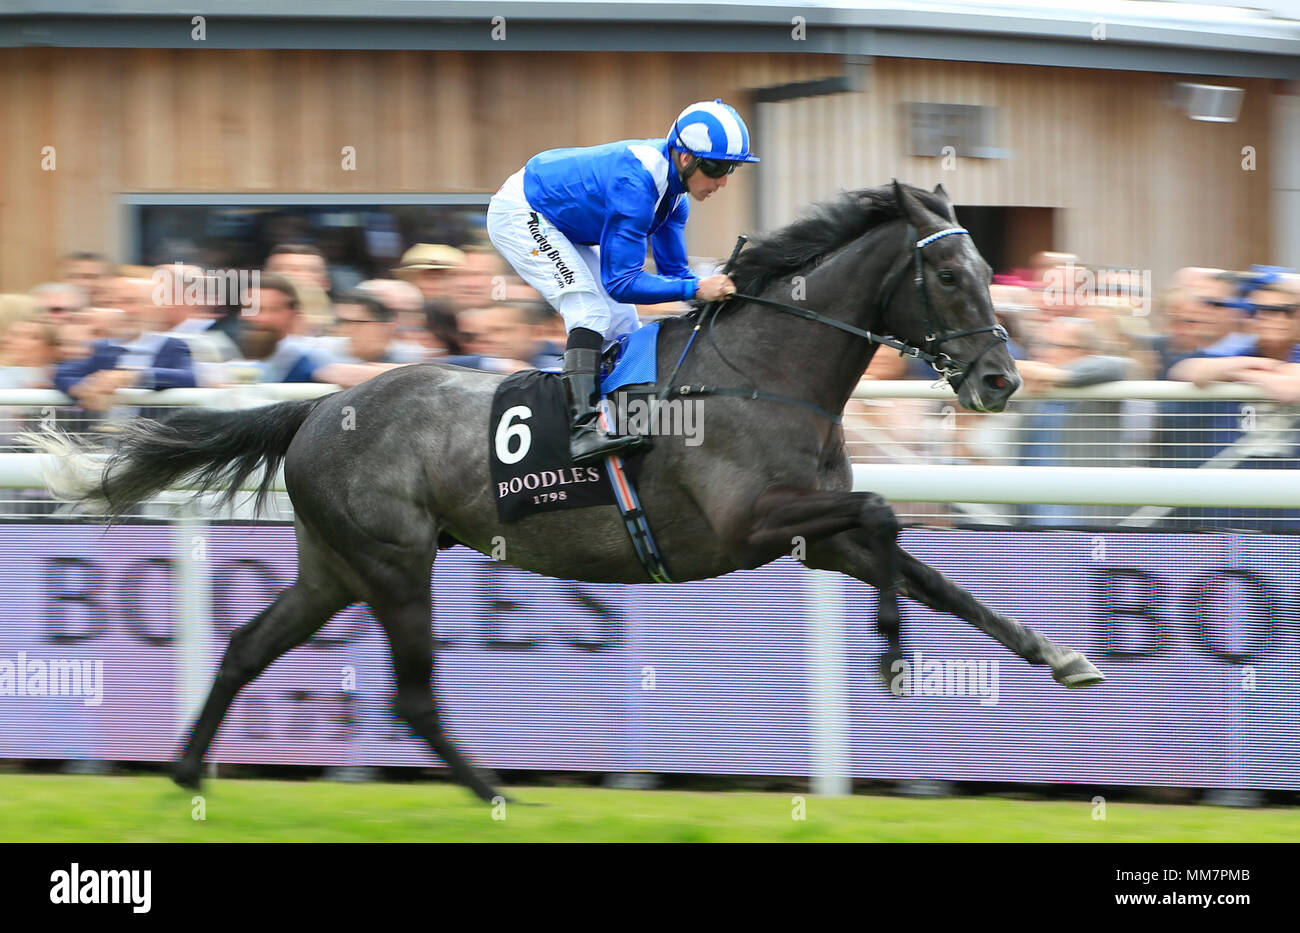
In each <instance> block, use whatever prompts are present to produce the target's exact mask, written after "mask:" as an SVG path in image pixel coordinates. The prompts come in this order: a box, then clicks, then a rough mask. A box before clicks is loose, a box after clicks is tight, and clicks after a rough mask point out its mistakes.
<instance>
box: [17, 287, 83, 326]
mask: <svg viewBox="0 0 1300 933" xmlns="http://www.w3.org/2000/svg"><path fill="white" fill-rule="evenodd" d="M28 294H29V295H31V296H32V298H34V299H36V309H37V311H36V313H37V315H38V316H39V317H40V318H41V319H42V320H46V321H50V322H52V323H59V322H61V321H66V320H69V319H70V318H72V317H74V316H76V315H78V314H81V313H82V312H84V311H85V310H86V308H87V304H86V301H87V298H86V290H85V289H84V288H82V287H81V286H80V285H68V284H65V283H63V282H46V283H45V284H43V285H37V286H36V287H35V288H33V289H32V290H31V291H30V292H28Z"/></svg>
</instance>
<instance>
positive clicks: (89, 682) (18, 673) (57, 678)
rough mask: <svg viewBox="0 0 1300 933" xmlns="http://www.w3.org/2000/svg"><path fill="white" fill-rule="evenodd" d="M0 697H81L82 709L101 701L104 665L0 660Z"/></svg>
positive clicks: (21, 654) (24, 656) (22, 656)
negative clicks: (82, 699)
mask: <svg viewBox="0 0 1300 933" xmlns="http://www.w3.org/2000/svg"><path fill="white" fill-rule="evenodd" d="M0 697H85V700H84V701H83V702H84V704H85V705H86V706H99V705H100V704H101V703H103V702H104V662H103V661H88V660H51V661H43V660H41V659H40V658H29V657H27V652H26V651H20V652H18V657H17V658H16V659H15V660H12V661H11V660H9V659H8V658H0Z"/></svg>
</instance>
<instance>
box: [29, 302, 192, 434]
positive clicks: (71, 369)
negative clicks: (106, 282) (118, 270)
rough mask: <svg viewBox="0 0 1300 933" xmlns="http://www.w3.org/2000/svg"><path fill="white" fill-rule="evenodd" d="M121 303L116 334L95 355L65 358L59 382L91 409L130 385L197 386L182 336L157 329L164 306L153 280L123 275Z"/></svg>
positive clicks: (56, 380)
mask: <svg viewBox="0 0 1300 933" xmlns="http://www.w3.org/2000/svg"><path fill="white" fill-rule="evenodd" d="M116 291H117V296H118V297H117V303H118V304H119V305H120V307H121V312H122V313H121V315H120V317H119V319H118V327H117V331H116V333H115V334H114V335H113V337H112V338H110V339H107V340H98V341H96V342H95V343H94V344H93V345H92V348H91V353H90V356H88V357H86V358H85V359H80V360H70V361H68V362H64V363H60V364H59V365H58V367H57V368H56V369H55V374H54V385H55V387H56V388H57V389H59V391H61V392H63V393H65V394H66V395H68V396H70V397H72V398H74V399H76V400H77V401H78V402H80V403H81V406H82V407H83V408H85V409H87V410H89V411H106V410H107V409H108V408H109V407H111V405H112V403H113V396H114V394H115V393H116V392H117V391H118V390H119V389H123V388H127V387H128V386H133V387H140V388H146V389H173V388H179V387H185V386H193V385H194V384H195V378H194V362H193V359H192V358H191V356H190V349H189V347H188V346H186V344H185V342H184V341H183V340H178V339H176V338H175V337H168V336H166V335H165V334H160V333H158V328H159V325H160V323H161V316H160V313H159V309H158V308H157V306H156V305H154V303H153V283H152V282H151V281H150V280H148V279H119V280H117V285H116Z"/></svg>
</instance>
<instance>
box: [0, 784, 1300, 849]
mask: <svg viewBox="0 0 1300 933" xmlns="http://www.w3.org/2000/svg"><path fill="white" fill-rule="evenodd" d="M508 792H509V791H508ZM512 794H513V796H515V797H517V798H519V799H520V800H521V801H526V802H528V803H530V804H542V806H524V805H521V804H513V803H512V804H507V805H505V809H504V817H505V818H504V819H494V818H493V817H494V811H493V808H491V807H490V806H488V805H486V804H480V803H479V802H477V801H476V800H475V799H474V798H472V797H470V796H469V795H468V794H467V793H466V792H465V791H463V790H461V789H460V788H458V787H455V786H452V785H448V784H441V783H407V784H338V783H330V782H324V781H305V782H296V781H252V780H248V781H245V780H229V779H228V780H217V781H211V782H209V783H208V784H207V785H206V786H205V788H204V790H203V806H204V808H205V810H206V813H205V815H206V819H204V820H196V819H194V818H193V813H194V810H195V807H196V803H195V802H194V801H193V796H194V795H192V794H190V793H188V792H185V791H182V790H181V789H179V788H177V787H175V786H174V785H173V784H171V783H170V782H169V781H167V780H166V779H164V778H161V777H98V776H96V777H89V776H72V775H67V776H65V775H2V776H0V842H15V841H31V842H443V841H447V842H569V841H591V842H597V841H601V842H604V841H638V842H876V841H880V842H947V841H989V842H994V841H996V842H1018V841H1049V842H1173V841H1187V842H1236V841H1257V842H1268V841H1275V842H1283V841H1286V842H1291V841H1294V840H1296V839H1300V808H1278V809H1267V810H1238V809H1224V808H1220V807H1209V806H1163V805H1145V804H1121V803H1110V804H1108V805H1107V808H1106V819H1105V820H1095V819H1093V808H1092V804H1091V803H1090V802H1087V801H1079V802H1060V801H1049V802H1041V801H1026V800H1010V799H1003V798H995V797H958V798H947V799H911V798H902V797H883V796H862V795H860V796H854V797H850V798H842V799H820V798H817V797H811V796H809V797H806V798H804V807H805V814H804V815H805V819H802V820H798V819H794V818H793V815H792V814H793V810H794V807H795V803H796V801H795V799H794V798H795V795H792V794H788V793H785V794H774V793H741V792H724V793H697V792H679V791H633V790H605V789H600V788H589V787H582V788H574V787H526V788H519V789H516V790H515V791H513V792H512ZM496 815H497V816H501V815H502V813H501V811H500V810H499V809H498V810H497V811H496Z"/></svg>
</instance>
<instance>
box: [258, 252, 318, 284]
mask: <svg viewBox="0 0 1300 933" xmlns="http://www.w3.org/2000/svg"><path fill="white" fill-rule="evenodd" d="M263 269H264V270H265V271H266V272H269V273H271V274H273V275H282V276H284V277H285V278H286V279H288V280H289V281H290V282H292V283H293V284H294V285H295V286H297V285H309V286H312V287H314V288H318V289H320V290H321V291H323V292H329V290H330V276H329V269H328V268H327V267H326V265H325V254H324V253H322V252H321V251H320V250H318V249H317V248H316V247H314V246H310V245H308V244H305V243H280V244H279V245H277V246H275V247H273V248H272V249H271V254H270V255H269V256H267V257H266V263H265V264H264V265H263Z"/></svg>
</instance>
